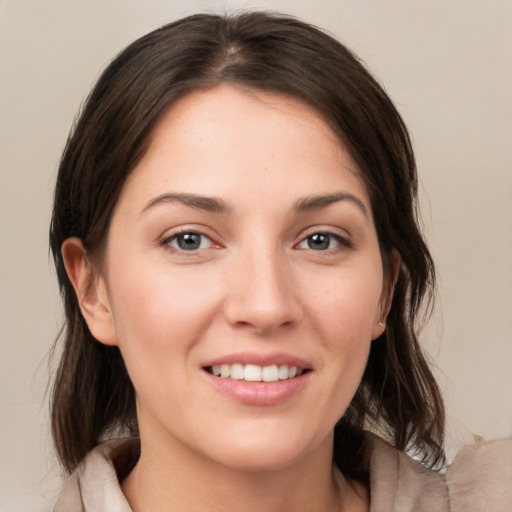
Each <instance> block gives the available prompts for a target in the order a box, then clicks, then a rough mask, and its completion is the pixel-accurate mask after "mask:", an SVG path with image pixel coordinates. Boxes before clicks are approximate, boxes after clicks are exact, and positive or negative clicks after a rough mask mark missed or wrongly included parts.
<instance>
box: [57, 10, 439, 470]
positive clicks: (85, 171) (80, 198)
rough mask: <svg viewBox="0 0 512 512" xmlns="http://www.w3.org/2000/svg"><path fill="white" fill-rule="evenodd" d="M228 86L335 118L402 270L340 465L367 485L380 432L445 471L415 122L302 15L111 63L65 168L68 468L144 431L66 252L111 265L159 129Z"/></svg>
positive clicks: (209, 32) (197, 37)
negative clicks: (425, 319) (174, 111)
mask: <svg viewBox="0 0 512 512" xmlns="http://www.w3.org/2000/svg"><path fill="white" fill-rule="evenodd" d="M220 83H229V84H233V85H234V86H237V87H242V88H248V89H256V90H263V91H273V92H278V93H284V94H286V95H289V96H293V97H295V98H298V99H300V100H302V101H303V102H305V103H307V104H309V105H310V106H312V107H313V108H314V109H316V110H317V112H319V114H320V115H322V116H323V117H324V118H325V119H326V121H327V122H328V123H329V124H330V126H331V127H332V129H333V130H334V131H335V132H336V133H337V134H338V136H339V137H340V140H341V141H342V142H343V144H345V145H346V147H347V148H348V149H349V151H350V152H351V154H352V156H353V158H354V159H355V160H356V162H357V164H358V165H359V168H360V169H361V171H362V174H363V177H364V179H365V181H366V184H367V187H368V191H369V195H370V200H371V204H372V209H373V215H374V219H375V225H376V229H377V234H378V238H379V241H380V246H381V253H382V259H383V263H384V270H385V272H388V275H389V272H390V265H391V253H392V251H393V250H396V251H398V252H399V253H400V256H401V259H402V263H401V267H400V270H399V275H398V280H397V283H396V287H395V292H394V298H393V302H392V305H391V310H390V313H389V316H388V321H387V328H386V331H385V332H384V334H383V335H382V336H380V338H378V339H377V340H375V341H374V342H373V343H372V348H371V353H370V357H369V361H368V364H367V367H366V370H365V373H364V376H363V379H362V382H361V384H360V387H359V389H358V391H357V393H356V395H355V397H354V399H353V401H352V403H351V405H350V407H349V408H348V410H347V411H346V413H345V415H344V416H343V418H341V419H340V421H339V423H338V424H337V426H336V428H335V449H334V459H335V461H336V463H337V464H338V466H339V467H340V469H341V470H342V471H343V472H344V473H345V474H346V475H347V476H349V477H354V478H360V479H361V478H365V476H367V468H366V466H365V460H364V453H365V443H366V438H365V436H364V435H362V429H363V427H365V426H368V424H371V425H372V426H373V427H374V428H377V429H378V430H380V431H381V432H384V433H386V435H387V436H389V437H390V439H391V440H392V442H393V443H394V445H395V446H396V447H397V448H398V449H400V450H404V449H406V448H407V449H413V450H415V451H416V453H417V454H418V455H419V456H420V457H421V458H422V459H423V461H424V462H425V463H426V464H428V465H430V466H433V465H435V464H436V463H438V462H440V461H442V460H443V447H442V443H443V432H444V410H443V404H442V400H441V397H440V393H439V389H438V387H437V385H436V383H435V380H434V378H433V376H432V373H431V371H430V369H429V367H428V365H427V363H426V361H425V358H424V356H423V354H422V351H421V349H420V347H419V345H418V340H417V335H416V332H417V325H416V324H415V322H416V320H417V318H418V316H419V314H420V311H421V306H422V302H423V299H424V298H425V297H427V298H428V299H429V301H428V303H430V299H431V298H432V295H433V290H434V282H435V272H434V266H433V262H432V259H431V256H430V254H429V251H428V248H427V246H426V245H425V242H424V240H423V238H422V236H421V234H420V231H419V229H418V223H417V212H416V199H417V176H416V168H415V161H414V156H413V151H412V148H411V142H410V139H409V136H408V133H407V130H406V128H405V126H404V123H403V121H402V119H401V117H400V115H399V114H398V112H397V110H396V109H395V107H394V105H393V104H392V102H391V100H390V99H389V98H388V96H387V95H386V93H385V92H384V90H383V89H382V87H381V86H380V85H379V84H378V83H377V81H376V80H375V79H374V78H373V77H372V76H371V75H370V73H369V72H368V71H367V70H366V69H365V67H364V66H363V65H362V64H361V62H360V61H359V60H358V58H357V57H355V56H354V55H353V54H352V53H351V52H350V51H349V50H348V49H347V48H346V47H344V46H343V45H342V44H341V43H339V42H338V41H336V40H335V39H334V38H332V37H331V36H329V35H328V34H326V33H324V32H322V31H321V30H319V29H317V28H315V27H313V26H311V25H308V24H306V23H303V22H300V21H298V20H296V19H294V18H291V17H287V16H282V15H277V14H268V13H263V12H250V13H243V14H239V15H235V16H215V15H195V16H190V17H187V18H184V19H181V20H179V21H176V22H174V23H170V24H168V25H166V26H164V27H162V28H160V29H158V30H155V31H154V32H151V33H150V34H148V35H146V36H144V37H142V38H141V39H139V40H137V41H135V42H134V43H132V44H131V45H130V46H128V47H127V48H126V49H125V50H124V51H123V52H121V53H120V54H119V55H118V56H117V57H116V58H115V59H114V60H113V61H112V63H111V64H110V65H109V66H108V67H107V69H106V70H105V71H104V73H103V74H102V76H101V77H100V79H99V81H98V83H97V84H96V86H95V88H94V89H93V91H92V92H91V94H90V96H89V98H88V99H87V101H86V103H85V106H84V108H83V109H82V112H81V114H80V116H79V118H78V121H77V122H76V124H75V126H74V129H73V130H72V133H71V135H70V137H69V139H68V142H67V145H66V148H65V151H64V154H63V156H62V160H61V163H60V168H59V173H58V178H57V184H56V190H55V202H54V209H53V217H52V223H51V231H50V245H51V250H52V252H53V257H54V260H55V265H56V268H57V276H58V279H59V283H60V290H61V293H62V296H63V300H64V305H65V314H66V323H65V326H64V328H63V332H62V336H61V337H62V338H63V340H64V346H63V350H62V356H61V360H60V366H59V368H58V370H57V373H56V376H55V381H54V386H53V394H52V403H51V415H52V431H53V437H54V442H55V446H56V450H57V453H58V455H59V457H60V460H61V461H62V464H63V466H64V467H65V469H66V470H67V471H69V472H70V471H72V470H73V469H74V468H75V467H76V465H77V464H78V463H79V462H80V460H81V459H82V458H83V457H84V456H85V454H86V453H87V452H88V451H89V450H90V449H92V448H93V447H94V446H95V445H96V444H98V443H99V442H100V441H101V439H102V438H104V437H106V436H108V435H110V434H111V433H112V432H113V431H116V430H119V429H121V430H123V431H125V432H126V431H127V432H129V433H132V434H136V433H137V419H136V413H135V392H134V389H133V386H132V384H131V382H130V379H129V377H128V374H127V372H126V368H125V366H124V362H123V360H122V357H121V354H120V352H119V350H118V348H117V347H111V346H106V345H103V344H101V343H99V342H97V341H96V340H94V338H93V337H92V335H91V334H90V332H89V330H88V328H87V325H86V323H85V321H84V319H83V317H82V315H81V313H80V308H79V304H78V301H77V298H76V295H75V293H74V290H73V288H72V285H71V283H70V281H69V279H68V277H67V275H66V271H65V268H64V264H63V259H62V255H61V246H62V243H63V242H64V241H65V240H66V239H67V238H69V237H79V238H80V239H81V240H82V242H83V245H84V247H85V249H86V251H87V253H88V254H89V255H91V256H92V257H93V258H95V259H96V261H101V254H102V251H103V249H104V248H105V245H106V243H107V238H108V229H109V222H110V218H111V215H112V211H113V209H114V206H115V204H116V202H117V199H118V197H119V193H120V191H121V189H122V187H123V184H124V182H125V180H126V178H127V177H128V175H129V174H130V172H131V170H132V169H133V168H134V166H135V165H136V163H137V162H138V161H139V160H140V158H141V157H142V156H143V154H144V152H145V150H146V147H147V145H148V138H149V135H150V133H151V130H152V128H153V127H154V125H155V123H156V121H157V120H158V119H159V117H160V116H161V115H162V113H163V112H164V111H165V110H166V108H167V107H168V106H169V105H170V104H172V103H173V102H176V101H177V100H178V99H179V98H182V97H183V96H185V95H186V94H188V93H190V92H192V91H194V90H199V89H205V88H211V87H214V86H216V85H218V84H220Z"/></svg>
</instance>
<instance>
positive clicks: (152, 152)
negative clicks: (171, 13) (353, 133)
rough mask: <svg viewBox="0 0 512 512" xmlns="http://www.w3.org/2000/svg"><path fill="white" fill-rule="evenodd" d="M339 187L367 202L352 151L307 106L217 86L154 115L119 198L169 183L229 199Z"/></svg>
mask: <svg viewBox="0 0 512 512" xmlns="http://www.w3.org/2000/svg"><path fill="white" fill-rule="evenodd" d="M340 188H342V189H344V188H349V189H351V190H349V192H354V193H357V194H358V195H359V196H362V199H363V201H364V202H368V197H367V193H366V188H365V186H364V183H363V180H362V179H361V176H360V172H359V169H358V168H357V165H356V164H355V162H354V160H353V158H352V157H351V155H350V153H349V152H348V151H347V150H346V149H345V148H344V146H343V144H342V143H341V141H340V139H339V138H338V137H337V136H336V134H335V133H334V132H333V131H332V130H331V128H330V127H329V125H328V124H327V123H326V122H325V121H324V120H323V119H322V118H321V116H320V115H319V114H317V112H316V111H315V110H313V109H312V108H311V107H309V106H308V105H306V104H305V103H303V102H301V101H299V100H297V99H294V98H290V97H287V96H284V95H280V94H274V93H267V92H256V91H246V90H243V91H241V90H238V89H236V88H234V87H231V86H229V85H221V86H219V87H216V88H214V89H210V90H207V91H198V92H194V93H191V94H190V95H188V96H186V97H184V98H182V99H181V100H179V101H178V102H176V103H175V104H173V105H172V106H171V107H170V108H169V109H168V110H167V111H166V112H165V113H164V114H163V115H162V117H161V118H160V120H159V121H158V123H157V124H156V126H155V128H154V129H153V132H152V134H151V136H150V139H149V145H148V150H147V152H146V154H145V155H144V157H143V158H142V160H141V161H140V162H139V164H138V165H137V166H136V168H135V169H134V171H133V173H132V174H131V176H130V177H129V178H128V180H127V183H126V184H125V187H124V189H125V190H123V193H122V197H123V195H126V193H127V192H130V193H132V192H136V195H138V196H142V195H153V196H154V195H158V194H163V193H166V192H168V191H169V190H173V191H177V192H194V193H197V194H202V195H216V196H222V197H225V196H226V197H227V198H228V199H230V198H233V199H237V198H239V197H240V195H241V192H242V191H243V192H244V193H251V194H257V195H258V196H260V197H271V196H272V195H276V194H278V195H279V194H280V195H281V198H282V199H283V200H284V199H285V197H286V196H287V195H290V196H291V195H293V194H295V195H297V194H299V195H314V194H325V193H328V192H332V191H337V190H338V189H340ZM287 193H289V194H287ZM131 195H133V194H131ZM367 206H368V208H370V207H369V204H368V205H367Z"/></svg>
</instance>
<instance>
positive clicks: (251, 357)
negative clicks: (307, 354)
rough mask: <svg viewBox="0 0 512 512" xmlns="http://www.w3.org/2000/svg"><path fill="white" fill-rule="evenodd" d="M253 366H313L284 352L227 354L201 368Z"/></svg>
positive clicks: (307, 367) (310, 367)
mask: <svg viewBox="0 0 512 512" xmlns="http://www.w3.org/2000/svg"><path fill="white" fill-rule="evenodd" d="M236 363H240V364H244V365H245V364H255V365H257V366H271V365H273V364H277V365H278V366H280V365H283V364H287V365H288V366H296V367H297V368H301V369H303V370H312V369H313V365H312V364H311V363H310V362H309V361H306V360H305V359H302V358H300V357H297V356H294V355H292V354H286V353H284V352H279V353H273V354H259V353H254V352H241V353H239V354H227V355H225V356H221V357H217V358H216V359H212V360H209V361H206V362H205V363H204V364H202V367H203V368H205V367H207V366H217V365H221V364H236Z"/></svg>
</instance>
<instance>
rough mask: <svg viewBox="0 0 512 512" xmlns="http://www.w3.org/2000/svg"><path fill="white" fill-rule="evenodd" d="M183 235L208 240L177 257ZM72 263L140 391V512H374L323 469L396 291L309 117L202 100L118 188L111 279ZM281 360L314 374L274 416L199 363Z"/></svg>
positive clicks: (246, 101)
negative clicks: (299, 363)
mask: <svg viewBox="0 0 512 512" xmlns="http://www.w3.org/2000/svg"><path fill="white" fill-rule="evenodd" d="M180 194H181V195H180ZM183 194H186V196H183ZM191 196H193V197H191ZM197 196H199V197H201V198H204V197H207V198H215V201H214V202H212V201H211V200H207V201H204V200H203V199H200V200H197V199H196V197H197ZM313 196H315V197H316V196H319V197H323V198H324V200H323V201H316V202H315V201H312V200H310V199H311V197H313ZM325 198H327V199H325ZM308 199H309V203H308ZM300 205H302V208H301V207H300ZM183 233H192V234H193V233H201V234H202V235H197V236H196V238H193V236H192V239H193V240H196V241H199V242H200V243H199V245H198V246H197V247H196V248H194V249H193V250H188V249H187V250H185V249H182V248H180V243H183V241H184V235H183ZM315 234H317V235H318V234H321V236H320V238H319V237H318V236H316V238H315V237H314V235H315ZM189 240H190V236H189ZM319 240H320V242H322V243H323V245H322V243H318V242H319ZM315 242H316V243H315ZM324 242H325V243H324ZM192 245H193V244H192ZM63 254H64V258H65V261H66V265H67V270H68V274H69V276H70V278H71V280H72V282H73V283H74V285H75V288H76V291H77V294H78V297H79V299H80V303H81V308H82V312H83V315H84V318H85V319H86V321H87V323H88V325H89V328H90V330H91V332H92V334H93V335H94V336H95V338H96V339H98V340H99V341H100V342H102V343H105V344H109V345H117V346H119V348H120V350H121V353H122V355H123V357H124V360H125V362H126V366H127V368H128V372H129V374H130V377H131V379H132V381H133V384H134V386H135V389H136V394H137V416H138V422H139V426H140V432H141V458H140V460H139V462H138V464H137V465H136V467H135V469H134V470H133V471H132V473H131V474H130V475H129V476H128V477H127V478H126V480H125V481H124V482H123V491H124V492H125V494H126V496H127V498H128V500H129V502H130V504H131V506H132V508H133V509H134V511H142V510H160V511H167V510H188V511H195V510H197V511H200V510H209V511H217V510H219V511H220V510H223V511H224V510H226V511H227V510H244V511H249V512H250V511H251V510H258V511H261V510H266V511H271V512H273V511H275V512H277V511H284V510H304V511H306V510H307V511H313V510H322V511H325V510H350V511H357V510H367V509H368V498H367V496H366V494H365V493H364V491H362V490H361V489H358V488H357V486H349V485H347V482H346V481H345V479H344V478H343V476H342V475H341V474H339V472H338V471H337V470H333V469H332V467H331V460H332V439H333V434H332V432H333V428H334V425H335V423H336V421H337V420H338V419H339V418H340V417H341V416H342V414H343V412H344V411H345V409H346V408H347V406H348V404H349V403H350V401H351V399H352V397H353V395H354V393H355V391H356V389H357V387H358V385H359V382H360V380H361V376H362V373H363V370H364V367H365V364H366V361H367V357H368V353H369V349H370V345H371V342H372V340H374V339H375V338H377V337H378V336H379V335H380V334H382V332H383V330H384V329H385V326H384V325H383V324H384V323H385V322H384V320H385V315H386V311H387V304H389V301H390V295H391V289H392V286H391V285H390V283H386V282H385V280H384V273H383V269H382V260H381V254H380V251H379V244H378V240H377V235H376V231H375V226H374V222H373V218H372V212H371V207H370V201H369V197H368V193H367V191H366V188H365V186H364V183H363V180H362V179H361V176H360V174H359V171H358V169H357V166H356V164H355V163H354V161H353V159H352V158H351V156H350V154H349V153H348V152H347V151H346V150H345V149H344V148H343V147H342V145H341V144H340V142H339V140H338V139H337V138H336V136H335V135H334V133H333V132H332V130H331V129H330V128H329V127H328V125H327V124H326V123H325V122H324V121H323V120H322V119H321V118H320V117H319V116H318V115H317V114H316V113H315V111H313V110H312V109H311V108H310V107H308V106H306V105H304V104H302V103H301V102H299V101H297V100H295V99H291V98H288V97H284V96H281V95H276V94H269V93H259V92H258V93H256V92H250V93H249V92H247V91H245V92H244V91H240V90H237V89H235V88H232V87H231V86H227V85H222V86H219V87H217V88H214V89H211V90H208V91H202V92H195V93H192V94H191V95H189V96H187V97H185V98H184V99H182V100H180V101H179V102H177V103H176V104H174V105H173V106H172V107H171V108H170V109H169V110H168V111H167V112H166V113H165V114H164V115H163V117H162V118H161V120H160V121H159V123H158V124H157V126H156V128H155V129H154V132H153V134H152V137H151V141H150V145H149V149H148V151H147V153H146V155H145V156H144V157H143V159H142V160H141V161H140V163H139V164H138V166H137V167H136V168H135V170H134V171H133V173H132V174H131V175H130V177H129V178H128V180H127V181H126V183H125V185H124V188H123V190H122V193H121V196H120V199H119V201H118V204H117V205H116V208H115V211H114V215H113V218H112V223H111V226H110V232H109V238H108V245H107V251H106V255H105V260H104V261H103V262H102V264H101V268H96V269H94V268H93V270H91V266H90V265H89V264H88V262H87V260H86V257H85V255H84V251H83V249H82V245H81V242H80V241H79V240H78V239H69V240H68V241H66V242H65V244H64V246H63ZM275 354H280V355H281V356H283V354H284V356H285V357H288V356H290V357H292V356H293V357H298V358H301V360H303V361H305V362H306V363H307V369H308V371H307V372H306V374H305V375H303V376H302V379H303V381H304V384H303V385H302V387H301V388H300V390H299V391H298V392H295V393H294V394H292V396H291V397H288V398H286V399H284V400H282V401H280V402H279V403H276V404H272V405H252V404H247V403H242V402H241V401H240V400H237V399H236V398H233V397H232V396H229V395H226V394H225V393H223V392H221V391H219V389H217V388H216V387H215V386H213V385H212V378H214V377H213V376H212V375H210V374H208V373H207V371H205V368H204V367H205V365H206V364H207V363H208V362H210V361H212V360H214V359H215V360H218V359H219V358H220V359H222V358H224V357H228V356H229V357H235V358H236V357H238V356H239V357H240V358H247V357H248V358H251V357H261V356H265V357H268V358H269V359H272V357H274V355H275ZM215 378H216V377H215ZM356 491H357V492H356Z"/></svg>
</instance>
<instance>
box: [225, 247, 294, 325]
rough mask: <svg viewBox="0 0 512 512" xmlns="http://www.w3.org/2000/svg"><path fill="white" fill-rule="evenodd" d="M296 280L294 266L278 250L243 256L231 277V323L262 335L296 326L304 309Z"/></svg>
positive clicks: (228, 307) (228, 304) (228, 303)
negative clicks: (299, 298) (300, 301)
mask: <svg viewBox="0 0 512 512" xmlns="http://www.w3.org/2000/svg"><path fill="white" fill-rule="evenodd" d="M248 253H249V254H248ZM294 281H295V280H294V276H293V272H292V269H291V267H290V264H289V263H288V262H287V261H286V257H285V256H284V255H280V254H279V253H278V251H275V250H274V251H273V250H268V251H266V252H265V253H263V252H262V251H258V252H255V251H247V252H245V254H240V255H239V256H238V258H237V261H236V263H234V264H233V266H232V267H231V268H230V273H229V277H228V288H229V291H228V296H227V299H226V303H225V307H224V310H225V316H226V318H227V320H228V322H229V323H230V324H231V325H234V326H236V327H246V328H249V329H253V330H254V331H255V332H257V333H258V334H260V335H263V334H269V333H273V332H275V331H277V330H279V329H282V328H284V327H290V326H292V325H294V324H296V323H297V322H298V320H299V318H300V316H301V308H300V304H299V301H298V290H297V287H296V285H295V282H294Z"/></svg>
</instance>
